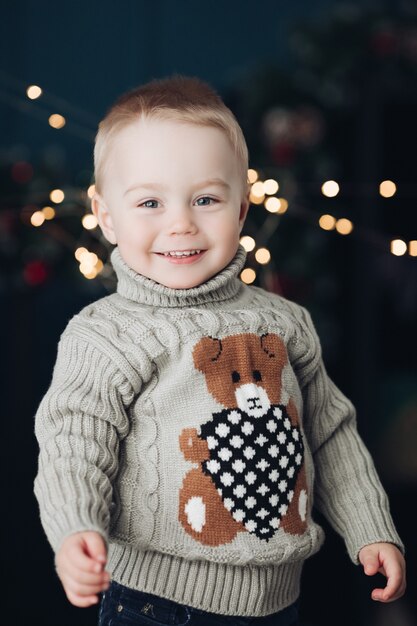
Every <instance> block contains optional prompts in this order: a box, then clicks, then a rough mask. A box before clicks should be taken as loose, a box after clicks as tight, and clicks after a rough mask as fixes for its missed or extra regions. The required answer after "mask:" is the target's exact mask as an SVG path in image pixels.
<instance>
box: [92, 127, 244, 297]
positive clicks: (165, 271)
mask: <svg viewBox="0 0 417 626" xmlns="http://www.w3.org/2000/svg"><path fill="white" fill-rule="evenodd" d="M213 179H217V181H215V180H213ZM248 207H249V201H248V197H247V195H244V193H243V191H242V181H241V177H240V176H239V173H238V167H237V162H236V157H235V156H234V153H233V149H232V147H231V145H230V144H229V141H228V139H227V137H226V136H225V135H224V133H223V132H222V131H220V130H219V129H217V128H212V127H201V126H194V125H192V124H185V123H180V122H178V121H174V120H152V119H151V120H149V119H147V120H145V119H140V120H138V121H137V122H134V123H133V124H131V125H130V126H128V127H126V128H124V129H123V130H121V131H120V132H119V133H118V135H117V136H116V137H115V139H114V141H113V144H112V146H111V151H110V154H109V156H108V163H107V174H106V179H105V183H104V190H103V196H102V197H100V196H98V195H97V194H96V196H95V197H94V198H93V202H92V208H93V211H94V213H95V215H96V216H97V218H98V220H99V223H100V226H101V228H102V230H103V232H104V234H105V236H106V238H107V239H108V240H109V241H110V242H111V243H117V244H118V247H119V251H120V254H121V256H122V258H123V259H124V261H125V262H126V263H127V264H128V265H129V266H130V267H131V268H132V269H134V270H135V271H137V272H138V273H140V274H142V275H144V276H147V277H148V278H152V279H153V280H155V281H156V282H158V283H161V284H162V285H165V286H167V287H171V288H174V289H189V288H191V287H195V286H197V285H200V284H201V283H203V282H204V281H206V280H207V279H209V278H210V277H212V276H214V275H215V274H217V273H218V272H219V271H220V270H222V269H223V268H224V267H225V266H226V265H227V264H228V263H229V262H230V261H231V260H232V258H233V257H234V255H235V254H236V250H237V247H238V244H239V235H240V232H241V230H242V226H243V223H244V220H245V217H246V213H247V210H248ZM180 253H184V254H182V255H181V254H180ZM190 253H191V254H190Z"/></svg>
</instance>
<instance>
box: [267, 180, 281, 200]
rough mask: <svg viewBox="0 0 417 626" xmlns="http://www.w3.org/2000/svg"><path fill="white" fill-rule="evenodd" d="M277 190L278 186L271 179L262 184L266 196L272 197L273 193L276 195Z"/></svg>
mask: <svg viewBox="0 0 417 626" xmlns="http://www.w3.org/2000/svg"><path fill="white" fill-rule="evenodd" d="M278 189H279V185H278V183H277V181H276V180H274V179H273V178H268V179H267V180H266V181H265V182H264V190H265V193H266V194H268V196H272V195H273V194H274V193H277V191H278Z"/></svg>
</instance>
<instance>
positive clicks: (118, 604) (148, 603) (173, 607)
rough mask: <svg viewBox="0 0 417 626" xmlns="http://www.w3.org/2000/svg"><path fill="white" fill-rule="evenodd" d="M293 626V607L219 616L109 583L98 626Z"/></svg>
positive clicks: (294, 606) (295, 622)
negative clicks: (262, 613) (261, 613)
mask: <svg viewBox="0 0 417 626" xmlns="http://www.w3.org/2000/svg"><path fill="white" fill-rule="evenodd" d="M135 624H137V625H138V626H174V625H175V626H185V625H187V626H216V625H218V626H249V624H250V625H251V626H252V625H253V626H296V625H297V624H298V609H297V604H292V605H291V606H289V607H287V608H286V609H284V610H283V611H279V612H278V613H273V614H271V615H265V616H264V617H241V616H239V615H219V614H218V613H209V612H207V611H202V610H201V609H195V608H194V607H192V606H186V605H185V604H178V603H177V602H174V601H173V600H167V599H166V598H161V597H159V596H155V595H153V594H150V593H145V592H143V591H135V590H134V589H129V588H128V587H124V586H123V585H119V584H118V583H116V582H114V581H112V582H111V583H110V587H109V589H108V590H107V591H106V592H105V593H104V594H103V596H102V599H101V603H100V615H99V626H134V625H135Z"/></svg>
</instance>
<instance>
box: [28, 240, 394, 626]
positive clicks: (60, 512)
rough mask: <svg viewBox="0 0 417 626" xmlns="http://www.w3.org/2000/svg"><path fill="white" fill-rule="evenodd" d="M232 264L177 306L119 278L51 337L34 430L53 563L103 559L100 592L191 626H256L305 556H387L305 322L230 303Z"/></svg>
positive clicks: (133, 277)
mask: <svg viewBox="0 0 417 626" xmlns="http://www.w3.org/2000/svg"><path fill="white" fill-rule="evenodd" d="M244 262H245V251H244V250H243V248H242V247H239V249H238V251H237V253H236V256H235V258H234V259H233V260H232V261H231V263H230V264H229V265H228V266H227V267H226V268H225V269H223V270H222V271H221V272H220V273H219V274H217V275H216V276H214V277H212V278H211V279H210V280H208V281H207V282H206V283H204V284H202V285H200V286H198V287H194V288H192V289H178V290H177V289H171V288H168V287H165V286H163V285H161V284H158V283H156V282H154V281H152V280H150V279H148V278H145V277H144V276H141V275H139V274H137V273H136V272H135V271H133V270H132V269H131V268H129V267H128V266H127V265H126V263H125V262H124V261H123V259H122V257H121V255H120V253H119V251H118V248H115V249H114V251H113V252H112V263H113V266H114V268H115V271H116V273H117V276H118V287H117V293H115V294H112V295H110V296H107V297H104V298H102V299H100V300H98V301H97V302H94V303H93V304H90V305H89V306H87V307H85V308H84V309H83V310H82V311H81V312H80V313H79V314H77V315H76V316H74V317H73V318H72V319H71V320H70V322H69V324H68V326H67V328H66V329H65V330H64V332H63V334H62V336H61V339H60V342H59V346H58V356H57V361H56V365H55V368H54V372H53V378H52V382H51V385H50V388H49V390H48V391H47V393H46V395H45V396H44V398H43V400H42V402H41V404H40V406H39V409H38V412H37V414H36V436H37V439H38V442H39V445H40V456H39V469H38V474H37V477H36V479H35V494H36V497H37V499H38V502H39V505H40V512H41V520H42V524H43V527H44V529H45V532H46V535H47V537H48V539H49V542H50V543H51V545H52V547H53V549H54V550H55V551H56V550H57V549H58V548H59V546H60V544H61V542H62V541H63V539H64V538H65V537H66V536H67V535H69V534H70V533H74V532H77V531H82V530H96V531H98V532H99V533H101V534H102V535H103V537H104V538H105V539H106V541H107V542H108V548H109V561H108V569H109V571H110V572H111V576H112V578H113V579H114V580H115V581H117V582H119V583H121V584H124V585H126V586H128V587H131V588H134V589H138V590H141V591H145V592H148V593H153V594H157V595H159V596H163V597H165V598H169V599H172V600H174V601H176V602H179V603H182V604H187V605H191V606H194V607H197V608H200V609H203V610H205V611H211V612H214V613H221V614H226V615H242V616H262V615H268V614H270V613H273V612H275V611H278V610H281V609H283V608H285V607H286V606H288V605H289V604H291V603H292V602H294V601H295V600H296V599H297V597H298V595H299V583H300V575H301V570H302V566H303V562H304V561H305V559H306V558H308V557H309V556H310V555H312V554H314V553H315V552H316V551H317V550H318V549H319V548H320V546H321V544H322V542H323V531H322V529H321V527H320V526H318V525H317V524H316V523H315V522H314V520H313V517H312V506H313V503H314V505H315V507H317V509H318V510H320V511H321V512H322V513H323V514H324V515H325V516H326V518H327V519H328V520H329V522H330V524H331V525H332V526H333V527H334V528H335V529H336V531H337V532H339V533H340V534H341V535H342V536H343V538H344V540H345V543H346V547H347V550H348V553H349V555H350V557H351V559H352V560H353V561H354V562H356V563H358V560H357V556H358V552H359V550H360V549H361V548H362V547H363V546H364V545H367V544H370V543H374V542H379V541H386V542H391V543H395V544H396V545H398V546H399V547H400V548H401V549H402V547H403V546H402V543H401V540H400V538H399V537H398V535H397V533H396V530H395V528H394V525H393V522H392V519H391V516H390V513H389V506H388V502H387V497H386V494H385V492H384V490H383V488H382V486H381V484H380V481H379V479H378V476H377V474H376V471H375V467H374V464H373V462H372V460H371V457H370V455H369V453H368V451H367V449H366V448H365V446H364V444H363V442H362V440H361V438H360V436H359V435H358V432H357V430H356V423H355V422H356V417H355V410H354V408H353V406H352V404H351V402H350V401H349V400H348V399H347V398H346V397H345V396H344V395H343V394H342V392H341V391H340V390H339V389H338V388H337V387H336V385H335V384H334V383H333V382H332V381H331V380H330V379H329V377H328V376H327V374H326V370H325V366H324V364H323V360H322V356H321V349H320V342H319V339H318V337H317V334H316V332H315V329H314V326H313V323H312V320H311V317H310V315H309V313H308V312H307V310H306V309H304V308H303V307H301V306H299V305H297V304H295V303H293V302H290V301H289V300H287V299H285V298H283V297H281V296H278V295H275V294H271V293H268V292H266V291H264V290H263V289H260V288H258V287H254V286H247V285H244V284H243V283H242V282H241V281H240V280H239V273H240V271H241V269H242V267H243V265H244Z"/></svg>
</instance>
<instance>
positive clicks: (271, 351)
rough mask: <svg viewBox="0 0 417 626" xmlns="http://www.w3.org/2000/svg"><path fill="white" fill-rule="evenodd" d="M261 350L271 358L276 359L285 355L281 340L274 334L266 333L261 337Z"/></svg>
mask: <svg viewBox="0 0 417 626" xmlns="http://www.w3.org/2000/svg"><path fill="white" fill-rule="evenodd" d="M261 346H262V350H263V351H264V352H266V354H267V355H268V356H269V357H270V358H271V359H273V358H278V356H281V355H282V353H284V354H285V349H283V348H284V346H283V343H282V339H281V337H280V336H279V335H276V334H275V333H266V334H265V335H262V337H261Z"/></svg>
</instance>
